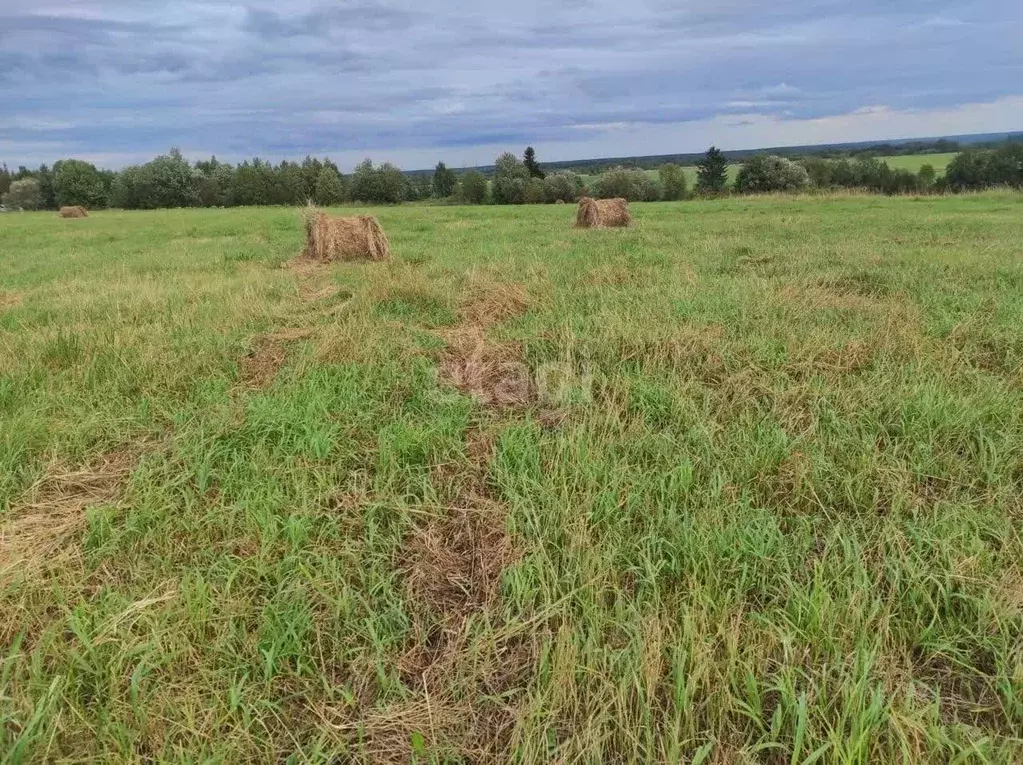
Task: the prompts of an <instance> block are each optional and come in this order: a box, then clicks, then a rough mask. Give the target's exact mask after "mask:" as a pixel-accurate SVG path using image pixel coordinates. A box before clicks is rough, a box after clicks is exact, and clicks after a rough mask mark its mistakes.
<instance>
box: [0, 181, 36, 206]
mask: <svg viewBox="0 0 1023 765" xmlns="http://www.w3.org/2000/svg"><path fill="white" fill-rule="evenodd" d="M0 202H3V204H4V205H6V206H7V207H14V208H20V209H22V210H38V209H39V207H40V206H41V205H42V203H43V196H42V194H41V193H40V191H39V180H38V179H37V178H22V179H21V180H20V181H11V185H10V188H8V190H7V193H6V194H4V195H3V197H0Z"/></svg>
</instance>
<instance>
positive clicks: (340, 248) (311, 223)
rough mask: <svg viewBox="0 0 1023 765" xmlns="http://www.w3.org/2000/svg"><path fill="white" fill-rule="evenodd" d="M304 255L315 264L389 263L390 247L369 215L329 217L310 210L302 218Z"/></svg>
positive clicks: (382, 232) (315, 210)
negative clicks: (304, 241)
mask: <svg viewBox="0 0 1023 765" xmlns="http://www.w3.org/2000/svg"><path fill="white" fill-rule="evenodd" d="M305 237H306V248H305V255H306V257H308V258H311V259H313V260H319V261H331V260H359V259H361V258H366V259H368V260H389V259H390V257H391V246H390V244H388V242H387V235H386V234H385V233H384V230H383V229H382V228H381V227H380V222H379V221H378V220H377V219H376V218H374V217H373V216H371V215H359V216H357V217H348V218H341V217H333V216H330V215H327V214H326V213H324V212H321V211H320V210H317V209H315V208H313V207H310V208H309V210H308V211H307V212H306V216H305Z"/></svg>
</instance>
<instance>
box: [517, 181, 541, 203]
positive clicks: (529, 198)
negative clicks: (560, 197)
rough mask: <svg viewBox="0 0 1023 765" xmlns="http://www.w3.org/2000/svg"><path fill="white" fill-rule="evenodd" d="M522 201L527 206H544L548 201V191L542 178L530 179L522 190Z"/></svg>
mask: <svg viewBox="0 0 1023 765" xmlns="http://www.w3.org/2000/svg"><path fill="white" fill-rule="evenodd" d="M522 201H523V203H525V204H527V205H542V204H543V203H544V202H545V201H546V189H545V188H544V184H543V181H542V180H541V179H540V178H530V179H529V180H527V181H526V185H525V187H524V188H523V190H522Z"/></svg>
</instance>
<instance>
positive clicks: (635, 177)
mask: <svg viewBox="0 0 1023 765" xmlns="http://www.w3.org/2000/svg"><path fill="white" fill-rule="evenodd" d="M593 194H594V196H596V197H597V198H598V199H614V198H615V197H622V198H623V199H627V200H629V201H630V202H656V201H657V200H659V199H660V198H661V196H662V195H663V191H662V189H661V184H660V183H659V182H657V181H655V180H654V179H653V178H651V177H650V176H649V175H647V174H646V172H644V171H643V170H636V169H633V168H627V167H613V168H611V169H610V170H607V171H605V172H603V173H601V174H600V175H599V176H598V177H597V180H596V181H594V183H593Z"/></svg>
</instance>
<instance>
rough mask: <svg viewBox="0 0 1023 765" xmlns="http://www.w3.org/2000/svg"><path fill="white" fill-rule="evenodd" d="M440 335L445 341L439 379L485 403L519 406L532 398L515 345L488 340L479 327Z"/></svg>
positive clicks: (529, 377)
mask: <svg viewBox="0 0 1023 765" xmlns="http://www.w3.org/2000/svg"><path fill="white" fill-rule="evenodd" d="M440 334H441V337H443V338H444V340H446V341H447V343H448V346H447V348H445V349H444V350H443V351H442V352H441V363H440V375H441V379H443V380H445V381H446V382H448V383H450V384H452V385H454V386H455V387H456V388H458V389H459V390H460V391H462V392H463V393H467V394H469V395H471V396H472V397H473V398H475V399H476V400H477V401H479V402H480V403H482V404H485V405H487V406H494V407H511V408H514V407H522V406H526V405H528V404H529V403H530V402H532V401H534V400H535V399H536V395H537V391H536V386H535V384H534V382H533V377H532V374H531V373H530V370H529V367H528V366H527V365H526V364H525V362H523V361H522V349H521V347H520V345H519V344H517V343H494V342H490V341H488V340H487V338H486V335H485V333H484V330H483V328H482V327H479V326H468V327H460V328H458V329H455V330H450V331H447V332H443V333H440Z"/></svg>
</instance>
